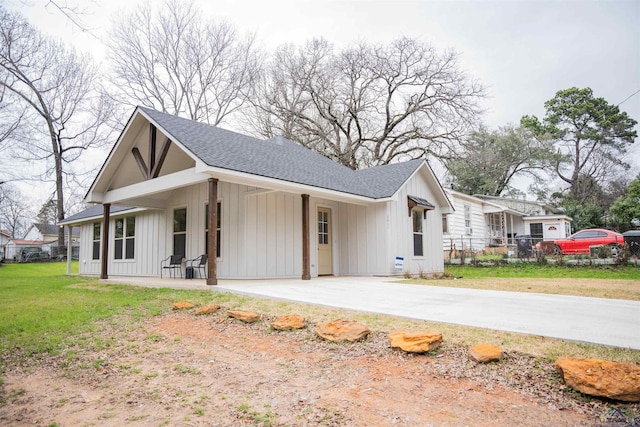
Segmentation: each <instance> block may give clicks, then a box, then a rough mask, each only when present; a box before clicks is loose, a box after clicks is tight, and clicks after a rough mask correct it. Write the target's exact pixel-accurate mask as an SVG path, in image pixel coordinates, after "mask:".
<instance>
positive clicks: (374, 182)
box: [138, 107, 424, 199]
mask: <svg viewBox="0 0 640 427" xmlns="http://www.w3.org/2000/svg"><path fill="white" fill-rule="evenodd" d="M138 109H139V110H140V111H142V112H143V113H144V114H145V115H147V116H148V117H149V118H150V119H151V120H153V121H154V122H155V124H156V125H157V126H158V127H160V128H162V129H163V130H164V131H165V132H166V133H167V134H168V135H167V136H168V137H169V138H171V139H172V140H174V141H177V142H179V143H180V144H181V145H183V146H184V147H185V148H186V149H188V150H189V151H190V152H191V153H192V154H193V155H194V156H196V157H197V158H198V159H200V160H201V161H202V162H204V163H205V164H207V165H208V166H212V167H217V168H222V169H228V170H233V171H237V172H244V173H248V174H251V175H257V176H263V177H267V178H274V179H278V180H282V181H287V182H292V183H297V184H303V185H309V186H313V187H318V188H324V189H329V190H335V191H340V192H343V193H348V194H354V195H358V196H364V197H370V198H373V199H380V198H385V197H391V196H393V194H395V192H396V191H397V190H398V189H399V188H400V187H401V186H402V184H404V183H405V182H406V180H407V179H408V178H409V177H410V176H411V175H412V174H413V173H414V172H415V171H416V170H417V169H418V167H419V166H420V165H422V163H423V162H424V160H421V159H418V160H411V161H408V162H404V163H395V164H391V165H384V166H376V167H373V168H370V169H363V170H359V171H354V170H351V169H349V168H348V167H346V166H343V165H341V164H339V163H337V162H334V161H333V160H330V159H328V158H326V157H324V156H322V155H321V154H318V153H316V152H314V151H312V150H310V149H308V148H305V147H303V146H301V145H298V144H296V143H294V142H292V141H289V140H287V139H285V138H281V137H277V138H271V139H269V140H261V139H257V138H253V137H250V136H246V135H242V134H239V133H236V132H232V131H228V130H225V129H221V128H218V127H214V126H211V125H208V124H205V123H199V122H195V121H193V120H189V119H185V118H182V117H177V116H174V115H171V114H167V113H161V112H159V111H156V110H153V109H150V108H146V107H138Z"/></svg>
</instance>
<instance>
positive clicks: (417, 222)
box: [412, 211, 422, 233]
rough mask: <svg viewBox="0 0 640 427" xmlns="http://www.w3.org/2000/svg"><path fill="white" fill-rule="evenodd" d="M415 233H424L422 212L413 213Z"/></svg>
mask: <svg viewBox="0 0 640 427" xmlns="http://www.w3.org/2000/svg"><path fill="white" fill-rule="evenodd" d="M412 214H413V232H414V233H422V212H419V211H413V212H412Z"/></svg>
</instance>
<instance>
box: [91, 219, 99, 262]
mask: <svg viewBox="0 0 640 427" xmlns="http://www.w3.org/2000/svg"><path fill="white" fill-rule="evenodd" d="M92 259H100V223H99V222H94V223H93V256H92Z"/></svg>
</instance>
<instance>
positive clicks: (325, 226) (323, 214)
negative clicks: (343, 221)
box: [318, 210, 329, 245]
mask: <svg viewBox="0 0 640 427" xmlns="http://www.w3.org/2000/svg"><path fill="white" fill-rule="evenodd" d="M318 244H319V245H328V244H329V212H328V211H321V210H319V211H318Z"/></svg>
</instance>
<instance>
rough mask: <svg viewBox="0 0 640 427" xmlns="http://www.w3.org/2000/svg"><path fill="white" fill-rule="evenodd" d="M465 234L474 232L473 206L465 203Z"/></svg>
mask: <svg viewBox="0 0 640 427" xmlns="http://www.w3.org/2000/svg"><path fill="white" fill-rule="evenodd" d="M464 234H473V230H472V229H471V206H469V205H464Z"/></svg>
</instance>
